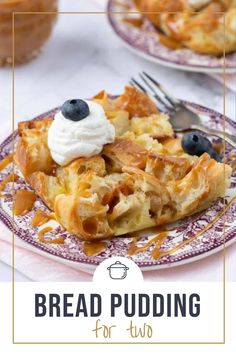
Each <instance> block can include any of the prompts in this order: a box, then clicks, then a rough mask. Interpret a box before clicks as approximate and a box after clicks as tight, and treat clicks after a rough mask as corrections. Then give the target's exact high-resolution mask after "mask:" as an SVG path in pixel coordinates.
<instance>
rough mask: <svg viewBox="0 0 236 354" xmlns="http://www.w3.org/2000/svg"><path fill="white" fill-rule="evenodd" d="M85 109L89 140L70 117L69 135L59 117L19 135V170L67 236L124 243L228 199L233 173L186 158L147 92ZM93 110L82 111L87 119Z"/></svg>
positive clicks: (103, 97) (30, 124) (204, 159)
mask: <svg viewBox="0 0 236 354" xmlns="http://www.w3.org/2000/svg"><path fill="white" fill-rule="evenodd" d="M75 101H76V100H71V101H70V102H69V104H70V105H76V104H77V103H76V102H75ZM80 101H82V100H80ZM79 104H80V105H82V103H81V102H80V103H79ZM88 105H89V108H90V116H91V117H90V118H91V122H92V123H91V124H93V122H94V124H93V125H91V127H92V128H91V129H90V130H89V131H90V132H91V133H88V130H86V129H87V127H88V126H89V125H88V124H89V123H88V122H87V121H86V120H87V119H88V117H87V118H86V117H85V118H81V117H80V121H78V122H76V124H77V125H73V124H74V122H73V115H71V116H70V118H71V119H72V120H70V122H69V123H68V122H67V123H68V125H66V129H64V130H63V129H61V126H59V123H60V119H62V118H63V117H61V116H60V117H59V116H58V117H56V118H55V119H54V117H47V118H46V119H45V118H44V119H41V120H32V121H27V122H21V123H19V128H18V129H19V136H20V138H19V141H18V144H17V149H16V155H15V159H16V163H17V165H18V167H19V169H20V170H21V172H22V174H23V175H24V178H25V180H26V181H27V182H28V183H29V184H30V185H31V187H32V188H33V189H34V190H35V192H36V194H37V195H38V196H39V197H40V198H41V199H42V200H43V201H44V203H45V204H46V205H47V206H48V207H49V208H50V209H51V210H52V211H54V212H55V216H56V219H57V221H58V222H59V223H60V224H61V225H62V226H63V227H64V228H65V229H66V230H67V231H68V232H70V233H72V234H74V235H76V236H77V237H78V238H80V239H83V240H88V241H94V240H98V239H102V238H109V237H115V236H120V235H124V234H127V233H131V232H134V231H138V230H142V229H145V228H149V227H153V226H156V225H164V224H167V223H170V222H173V221H176V220H179V219H182V218H184V217H186V216H189V215H191V214H194V213H197V212H199V211H201V210H203V209H206V208H208V207H209V206H210V205H211V203H212V202H213V201H214V200H216V199H217V198H219V197H223V196H224V195H225V192H226V189H227V187H228V185H229V177H230V175H231V167H230V166H228V165H226V164H224V163H220V162H217V161H215V160H214V159H212V158H211V157H210V156H209V155H208V154H207V153H204V154H203V155H201V156H199V157H198V156H192V155H189V154H187V153H186V152H185V151H184V150H183V148H182V146H181V139H180V138H179V137H176V136H175V133H174V131H173V129H172V126H171V122H170V120H169V117H168V116H167V115H166V114H164V113H162V112H159V111H158V109H157V107H156V105H155V104H154V102H153V101H152V100H151V99H150V98H149V97H148V96H146V95H145V94H144V93H142V92H140V91H138V90H136V89H135V88H133V87H129V86H128V87H126V88H125V91H124V93H123V94H122V95H120V96H119V97H115V98H114V97H113V96H110V95H108V94H107V93H106V92H104V91H102V92H100V93H99V94H97V95H96V96H94V97H93V98H92V99H91V100H90V101H89V102H88ZM72 108H73V107H72ZM89 108H88V107H87V104H83V109H82V110H83V111H84V112H85V114H84V115H85V116H86V114H88V112H87V111H89ZM70 109H71V108H68V109H67V114H68V115H70V112H71V111H70ZM93 109H94V110H95V111H93ZM61 112H62V113H63V109H62V110H61ZM61 112H59V113H58V114H61ZM86 112H87V113H86ZM94 112H95V113H96V112H98V113H99V114H100V115H101V116H99V114H98V113H96V114H97V116H96V119H95V118H94V117H95V115H96V114H95V113H94ZM102 114H104V117H105V118H104V117H103V116H102ZM99 117H100V118H99ZM97 118H99V119H97ZM63 119H64V118H63ZM93 119H94V120H93ZM102 119H104V120H106V124H107V125H106V129H105V130H101V131H100V130H99V129H100V123H101V122H103V120H102ZM56 120H58V122H59V123H58V122H56ZM81 122H84V123H83V124H84V125H82V123H81ZM77 126H79V128H78V129H79V130H78V131H76V129H77V128H74V127H77ZM55 127H57V129H61V130H60V131H58V133H57V134H58V137H55V136H54V134H56V132H57V130H55V129H56V128H55ZM68 131H70V134H72V135H71V137H70V139H69V141H68V142H67V140H68V139H67V140H66V138H65V136H66V134H67V132H68ZM89 134H91V135H89ZM105 135H106V139H105ZM102 139H103V140H102ZM109 139H110V140H109ZM100 140H102V141H103V143H102V144H99V142H100ZM95 142H96V143H95ZM49 146H50V147H49ZM78 149H79V150H78ZM75 151H77V157H75V156H76V155H75ZM78 151H80V152H79V153H78ZM85 151H86V154H85ZM65 155H66V156H67V158H66V159H65V158H64V157H65ZM68 156H69V157H68Z"/></svg>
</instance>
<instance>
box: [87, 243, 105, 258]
mask: <svg viewBox="0 0 236 354" xmlns="http://www.w3.org/2000/svg"><path fill="white" fill-rule="evenodd" d="M106 248H107V243H106V242H104V241H96V242H84V244H83V252H84V254H86V256H88V257H92V256H96V255H98V254H99V253H101V252H102V251H104V250H105V249H106Z"/></svg>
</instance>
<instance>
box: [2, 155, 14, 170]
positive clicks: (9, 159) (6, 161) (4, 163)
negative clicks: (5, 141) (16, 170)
mask: <svg viewBox="0 0 236 354" xmlns="http://www.w3.org/2000/svg"><path fill="white" fill-rule="evenodd" d="M13 159H14V155H13V154H9V155H7V156H6V157H5V158H4V159H3V160H2V161H0V171H2V170H4V168H6V167H7V166H8V165H9V164H10V163H11V162H13Z"/></svg>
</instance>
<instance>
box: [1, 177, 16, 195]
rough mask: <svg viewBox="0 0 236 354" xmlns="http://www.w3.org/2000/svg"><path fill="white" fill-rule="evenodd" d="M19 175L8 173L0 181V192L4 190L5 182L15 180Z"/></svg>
mask: <svg viewBox="0 0 236 354" xmlns="http://www.w3.org/2000/svg"><path fill="white" fill-rule="evenodd" d="M18 178H19V176H17V175H16V174H15V173H10V174H9V175H8V176H7V177H6V178H5V179H4V180H3V181H2V182H0V192H2V191H4V189H5V187H6V185H7V183H9V182H14V181H17V179H18Z"/></svg>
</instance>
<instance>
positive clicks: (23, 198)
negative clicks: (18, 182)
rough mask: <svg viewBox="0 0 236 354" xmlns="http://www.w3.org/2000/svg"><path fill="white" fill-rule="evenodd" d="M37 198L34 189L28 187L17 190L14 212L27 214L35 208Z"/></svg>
mask: <svg viewBox="0 0 236 354" xmlns="http://www.w3.org/2000/svg"><path fill="white" fill-rule="evenodd" d="M35 200H36V195H35V193H34V192H32V191H28V190H26V189H20V190H18V191H16V194H15V195H14V207H13V210H14V214H15V215H17V216H19V215H25V214H27V213H28V212H29V211H30V210H31V209H32V208H33V206H34V202H35Z"/></svg>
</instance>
